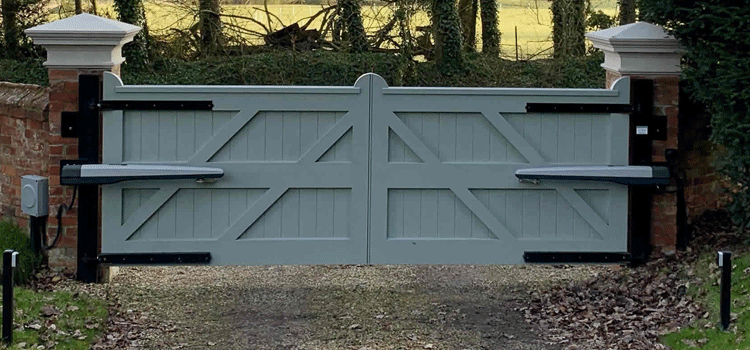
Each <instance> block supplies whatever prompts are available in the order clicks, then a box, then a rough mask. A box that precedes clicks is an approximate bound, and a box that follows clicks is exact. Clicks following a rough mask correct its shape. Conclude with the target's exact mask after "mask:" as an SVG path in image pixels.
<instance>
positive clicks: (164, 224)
mask: <svg viewBox="0 0 750 350" xmlns="http://www.w3.org/2000/svg"><path fill="white" fill-rule="evenodd" d="M174 199H175V198H174V197H172V198H170V199H169V200H167V202H166V203H164V205H162V207H161V208H159V210H158V211H157V213H158V220H159V222H158V225H157V226H158V231H157V237H159V238H162V239H164V238H167V239H169V238H177V231H176V226H177V210H176V207H175V200H174Z"/></svg>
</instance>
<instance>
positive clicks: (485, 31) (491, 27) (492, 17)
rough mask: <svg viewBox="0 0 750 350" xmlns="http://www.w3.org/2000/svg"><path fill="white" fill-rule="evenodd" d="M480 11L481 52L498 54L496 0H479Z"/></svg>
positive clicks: (498, 35) (498, 36)
mask: <svg viewBox="0 0 750 350" xmlns="http://www.w3.org/2000/svg"><path fill="white" fill-rule="evenodd" d="M480 1H481V5H480V7H481V11H482V53H483V54H486V55H490V56H497V55H499V54H500V30H499V29H498V27H497V25H498V23H497V0H480Z"/></svg>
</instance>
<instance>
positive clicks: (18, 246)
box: [0, 222, 41, 284]
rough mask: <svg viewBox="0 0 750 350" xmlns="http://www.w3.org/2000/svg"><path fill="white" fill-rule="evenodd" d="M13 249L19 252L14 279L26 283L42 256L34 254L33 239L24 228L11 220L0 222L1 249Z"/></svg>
mask: <svg viewBox="0 0 750 350" xmlns="http://www.w3.org/2000/svg"><path fill="white" fill-rule="evenodd" d="M7 249H13V250H15V251H17V252H18V260H17V261H16V263H17V264H16V271H15V275H14V280H15V282H16V283H19V284H20V283H25V282H27V281H28V280H29V278H31V276H33V274H34V269H35V268H36V267H37V266H39V263H40V262H41V257H40V256H38V255H36V254H34V251H33V250H32V248H31V240H29V236H28V235H27V234H26V232H24V230H23V229H21V228H20V227H18V225H15V224H13V223H10V222H0V251H5V250H7Z"/></svg>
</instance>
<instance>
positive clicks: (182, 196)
mask: <svg viewBox="0 0 750 350" xmlns="http://www.w3.org/2000/svg"><path fill="white" fill-rule="evenodd" d="M194 197H195V190H192V189H185V188H183V189H180V190H179V191H177V193H175V194H174V197H173V199H174V202H175V212H176V214H177V223H176V225H175V231H176V232H177V235H176V236H177V237H178V238H182V239H187V238H194V237H195V225H194V224H193V222H194V221H195V212H193V205H194V199H195V198H194Z"/></svg>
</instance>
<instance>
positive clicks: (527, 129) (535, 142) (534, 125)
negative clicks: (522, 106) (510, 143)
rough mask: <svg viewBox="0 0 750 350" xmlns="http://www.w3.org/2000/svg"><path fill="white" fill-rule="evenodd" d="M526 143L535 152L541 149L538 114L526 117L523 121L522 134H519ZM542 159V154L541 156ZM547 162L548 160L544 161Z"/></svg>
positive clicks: (540, 128)
mask: <svg viewBox="0 0 750 350" xmlns="http://www.w3.org/2000/svg"><path fill="white" fill-rule="evenodd" d="M521 135H523V137H524V138H525V139H526V141H527V142H528V143H529V145H531V147H533V148H534V149H535V150H536V151H537V152H539V151H540V149H541V144H542V119H541V116H539V115H538V114H536V115H535V114H530V115H527V116H526V118H525V121H524V128H523V132H522V133H521ZM542 158H545V157H544V154H542ZM545 160H547V161H549V159H545Z"/></svg>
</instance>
